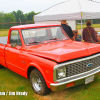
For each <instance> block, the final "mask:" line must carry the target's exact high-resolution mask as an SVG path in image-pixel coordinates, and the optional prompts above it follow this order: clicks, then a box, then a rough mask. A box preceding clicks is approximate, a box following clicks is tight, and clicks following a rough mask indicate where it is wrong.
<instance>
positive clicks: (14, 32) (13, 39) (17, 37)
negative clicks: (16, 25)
mask: <svg viewBox="0 0 100 100" xmlns="http://www.w3.org/2000/svg"><path fill="white" fill-rule="evenodd" d="M10 43H16V44H17V45H19V46H22V43H21V39H20V35H19V32H18V30H12V31H11V37H10Z"/></svg>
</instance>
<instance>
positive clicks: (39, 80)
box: [30, 69, 50, 95]
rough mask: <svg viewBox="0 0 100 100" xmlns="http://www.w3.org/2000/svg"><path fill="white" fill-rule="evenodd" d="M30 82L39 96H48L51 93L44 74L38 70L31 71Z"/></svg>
mask: <svg viewBox="0 0 100 100" xmlns="http://www.w3.org/2000/svg"><path fill="white" fill-rule="evenodd" d="M30 82H31V85H32V88H33V90H34V92H35V93H37V94H39V95H46V94H48V93H49V92H50V89H49V88H48V87H47V85H46V82H45V80H44V78H43V76H42V74H41V73H40V72H39V71H38V70H37V69H34V70H32V71H31V74H30Z"/></svg>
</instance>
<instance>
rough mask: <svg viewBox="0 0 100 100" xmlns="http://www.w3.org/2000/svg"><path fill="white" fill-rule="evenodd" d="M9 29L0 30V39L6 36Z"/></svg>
mask: <svg viewBox="0 0 100 100" xmlns="http://www.w3.org/2000/svg"><path fill="white" fill-rule="evenodd" d="M8 31H9V29H0V37H1V36H8Z"/></svg>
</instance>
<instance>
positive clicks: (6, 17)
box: [0, 10, 40, 29]
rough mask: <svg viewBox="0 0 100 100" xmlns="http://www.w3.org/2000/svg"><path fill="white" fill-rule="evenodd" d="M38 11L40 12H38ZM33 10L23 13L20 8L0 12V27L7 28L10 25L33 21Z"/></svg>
mask: <svg viewBox="0 0 100 100" xmlns="http://www.w3.org/2000/svg"><path fill="white" fill-rule="evenodd" d="M39 13H40V12H39ZM36 14H38V13H35V12H34V11H31V12H29V13H26V14H24V13H23V12H22V11H21V10H17V11H13V12H11V13H4V12H0V29H9V28H10V27H11V26H14V25H19V24H30V23H34V15H36Z"/></svg>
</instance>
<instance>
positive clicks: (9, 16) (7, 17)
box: [4, 13, 16, 28]
mask: <svg viewBox="0 0 100 100" xmlns="http://www.w3.org/2000/svg"><path fill="white" fill-rule="evenodd" d="M11 22H16V20H15V16H14V15H13V14H11V13H6V14H4V23H8V24H5V28H10V27H11V26H13V25H15V24H14V23H11ZM9 23H10V24H9Z"/></svg>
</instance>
